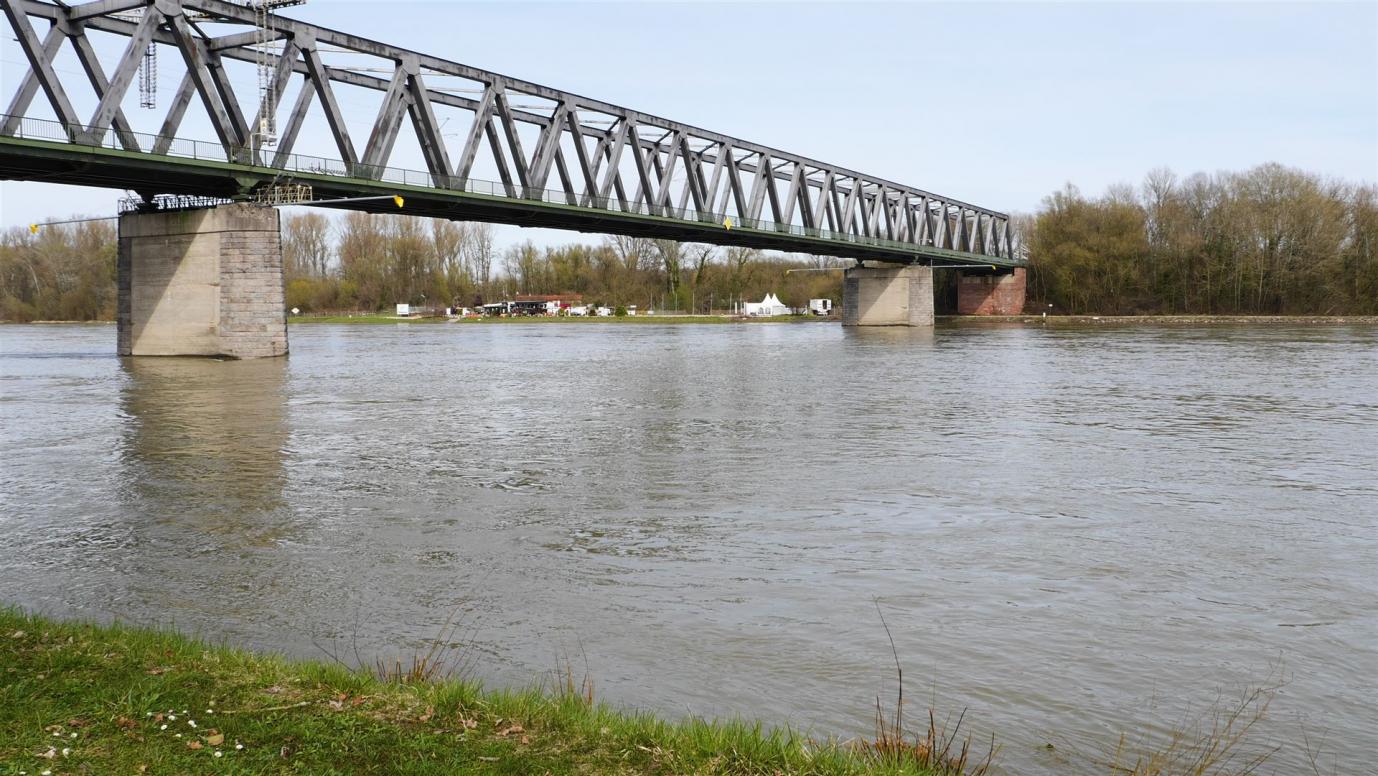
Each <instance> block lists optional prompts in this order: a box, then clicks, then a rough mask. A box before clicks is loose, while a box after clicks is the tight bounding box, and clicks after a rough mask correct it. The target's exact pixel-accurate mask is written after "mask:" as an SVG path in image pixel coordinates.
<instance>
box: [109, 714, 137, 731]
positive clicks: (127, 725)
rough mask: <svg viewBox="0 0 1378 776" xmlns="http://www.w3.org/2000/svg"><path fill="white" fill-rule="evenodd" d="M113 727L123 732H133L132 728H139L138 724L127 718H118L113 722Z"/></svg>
mask: <svg viewBox="0 0 1378 776" xmlns="http://www.w3.org/2000/svg"><path fill="white" fill-rule="evenodd" d="M115 726H116V727H118V728H121V729H123V730H133V729H134V728H136V727H138V726H139V723H137V722H135V721H134V720H132V719H130V718H129V717H120V718H119V719H117V720H115Z"/></svg>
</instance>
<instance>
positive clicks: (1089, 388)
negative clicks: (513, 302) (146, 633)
mask: <svg viewBox="0 0 1378 776" xmlns="http://www.w3.org/2000/svg"><path fill="white" fill-rule="evenodd" d="M114 337H115V333H114V329H113V327H110V326H4V327H0V444H3V449H2V453H3V457H2V458H0V601H4V602H10V603H15V604H19V605H22V606H25V607H28V608H32V609H34V610H37V611H40V612H44V613H47V614H50V615H53V616H58V617H86V618H95V619H102V620H105V619H113V618H119V619H124V620H130V621H135V622H140V623H156V624H166V625H173V626H175V627H177V628H179V629H181V630H183V631H186V632H190V633H194V634H199V635H201V636H204V637H207V638H210V639H213V640H216V641H221V640H223V641H226V642H229V643H232V644H237V645H246V646H252V647H255V648H258V649H263V650H276V651H282V652H286V653H288V654H291V655H296V656H301V657H313V658H315V657H322V649H334V650H336V651H339V652H341V653H343V654H344V655H345V656H348V657H352V655H353V654H354V650H355V649H357V650H358V655H359V656H361V657H362V658H364V659H365V660H369V659H372V658H374V657H377V656H389V655H398V654H402V655H405V654H409V653H411V652H412V651H414V650H417V649H419V648H422V647H423V646H424V645H425V644H426V643H427V640H428V639H429V638H430V637H432V636H433V635H435V634H436V633H437V632H438V631H439V630H440V628H441V627H442V626H443V624H444V623H445V622H446V620H447V619H448V618H450V617H451V616H452V615H454V616H455V617H456V618H457V619H458V621H459V622H461V623H463V629H462V631H461V635H460V636H459V637H457V638H456V640H457V641H461V642H462V644H463V646H462V649H463V654H464V655H467V665H468V667H469V669H470V671H471V672H472V675H473V676H475V677H477V678H479V679H482V680H483V681H485V682H486V683H488V684H490V685H494V686H522V685H526V684H529V683H532V682H534V681H538V680H539V679H540V677H541V676H542V675H545V674H548V672H549V671H550V670H551V669H552V668H553V667H554V666H555V665H556V662H557V661H558V660H560V659H562V658H570V659H572V660H573V662H574V664H575V668H576V670H577V671H579V672H582V671H583V670H584V666H585V665H586V666H587V671H588V674H589V675H590V676H591V677H592V678H593V680H594V682H595V686H596V692H597V694H598V695H599V697H601V698H602V699H603V700H605V701H610V702H613V703H616V704H619V705H621V706H624V707H628V708H644V709H649V710H653V711H655V712H657V713H661V714H664V715H667V716H672V717H673V716H683V715H689V714H694V715H708V716H732V715H740V716H745V717H755V718H760V719H762V720H765V721H767V722H768V723H771V724H783V723H788V724H791V725H794V726H796V727H801V728H805V729H808V730H811V731H813V732H814V733H817V734H823V735H839V736H847V735H853V734H861V733H866V732H868V731H870V730H871V727H872V720H873V714H874V704H875V701H876V697H877V696H878V695H879V696H880V697H881V698H882V699H886V700H887V702H888V700H890V699H893V694H894V666H893V660H892V657H891V652H890V644H889V641H888V640H887V638H886V634H885V632H884V629H883V628H882V627H881V623H880V620H879V617H878V615H877V612H876V605H877V603H878V604H879V606H880V607H881V608H882V609H883V611H884V612H885V618H886V620H887V622H888V623H889V626H890V629H891V631H892V632H893V635H894V639H895V644H896V648H897V651H898V653H899V657H900V659H901V661H902V663H903V664H904V667H905V680H906V695H907V697H908V699H909V700H910V702H911V705H910V709H909V712H908V713H909V714H911V715H912V716H913V717H918V716H920V715H922V714H924V708H925V707H926V706H929V705H932V706H934V707H936V708H937V709H938V711H939V712H940V713H959V712H961V711H962V710H963V709H966V722H965V723H964V725H966V726H969V729H970V730H971V731H972V732H973V733H975V734H976V735H977V736H978V737H984V736H986V735H989V733H991V732H994V733H995V734H996V737H997V740H998V741H999V743H1000V745H1001V750H1000V754H999V758H998V762H999V764H1000V765H1001V767H1002V771H1003V772H1007V773H1045V772H1071V773H1080V772H1095V773H1104V772H1105V769H1104V768H1103V767H1097V766H1096V765H1095V764H1094V763H1095V762H1097V761H1098V760H1104V759H1106V757H1107V754H1106V753H1107V752H1108V751H1109V750H1110V749H1112V748H1113V747H1114V745H1115V743H1116V742H1117V741H1118V739H1119V737H1120V735H1121V733H1128V734H1129V736H1130V740H1131V742H1132V741H1136V740H1138V739H1139V738H1141V737H1142V736H1145V735H1147V736H1154V735H1158V734H1161V733H1162V732H1163V731H1165V730H1167V729H1170V728H1172V727H1174V726H1181V725H1182V724H1183V723H1188V724H1189V723H1190V722H1191V721H1193V720H1197V719H1200V716H1201V714H1202V713H1204V712H1206V711H1208V710H1209V709H1210V708H1211V707H1212V705H1213V704H1216V703H1217V700H1218V699H1220V698H1223V699H1225V701H1226V702H1228V701H1229V700H1233V699H1235V698H1237V697H1238V696H1239V693H1240V692H1242V691H1243V690H1244V688H1247V687H1255V686H1260V685H1272V684H1279V683H1280V684H1281V686H1280V688H1278V689H1277V690H1276V694H1275V696H1274V698H1273V702H1272V705H1271V706H1270V707H1269V709H1268V715H1267V718H1266V719H1265V720H1264V721H1262V722H1261V723H1260V725H1259V727H1258V729H1257V732H1256V734H1255V738H1254V739H1253V741H1254V742H1255V743H1256V744H1258V745H1262V746H1266V745H1270V744H1279V745H1281V746H1282V747H1283V748H1282V749H1281V751H1279V752H1278V753H1277V754H1276V755H1274V757H1273V759H1272V760H1270V761H1269V763H1268V767H1267V768H1265V769H1264V772H1275V773H1291V772H1295V771H1294V769H1304V772H1306V773H1311V770H1310V765H1309V763H1308V757H1307V754H1306V752H1305V751H1304V749H1305V747H1303V746H1301V745H1300V742H1301V741H1302V740H1303V731H1304V732H1305V734H1306V736H1305V737H1306V738H1309V739H1310V740H1311V741H1312V743H1313V748H1316V749H1318V750H1319V758H1320V760H1319V762H1320V765H1321V769H1322V772H1323V773H1332V772H1334V773H1342V774H1351V773H1378V770H1375V765H1374V758H1375V757H1378V755H1375V752H1378V327H1374V326H1344V325H1329V326H1304V327H1289V326H1286V325H1269V326H1247V325H1244V326H1210V327H1159V326H1138V327H1132V328H1130V327H1125V328H1116V327H1113V326H1102V327H1057V328H1043V327H1038V326H1029V327H1022V326H1017V325H1016V326H1001V325H981V326H976V325H962V326H951V325H948V326H940V327H939V328H938V329H937V330H936V331H932V332H924V331H909V330H867V331H854V330H846V331H844V330H843V329H841V328H840V327H838V326H835V325H829V324H815V325H789V324H761V325H720V326H663V325H650V324H642V325H618V324H583V325H558V324H553V325H552V324H529V325H526V324H519V325H495V324H483V325H433V326H421V325H413V326H404V325H398V326H353V327H351V326H329V325H316V326H304V325H303V326H294V327H293V328H292V330H291V348H292V354H291V356H290V358H288V359H285V360H278V361H257V362H218V361H207V360H198V359H166V360H159V359H137V360H121V359H118V358H116V357H115V356H114V355H113V351H114V344H115V343H114ZM1049 744H1052V745H1053V746H1052V747H1051V748H1049V746H1048V745H1049Z"/></svg>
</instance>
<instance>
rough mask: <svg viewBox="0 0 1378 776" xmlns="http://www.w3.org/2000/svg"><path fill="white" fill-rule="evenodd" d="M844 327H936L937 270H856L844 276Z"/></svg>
mask: <svg viewBox="0 0 1378 776" xmlns="http://www.w3.org/2000/svg"><path fill="white" fill-rule="evenodd" d="M842 325H843V326H932V325H933V268H932V267H928V266H922V265H918V264H911V265H909V266H898V267H897V266H885V267H865V266H861V267H852V268H850V269H848V270H846V272H844V273H843V280H842Z"/></svg>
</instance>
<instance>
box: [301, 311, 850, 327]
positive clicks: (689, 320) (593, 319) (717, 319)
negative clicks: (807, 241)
mask: <svg viewBox="0 0 1378 776" xmlns="http://www.w3.org/2000/svg"><path fill="white" fill-rule="evenodd" d="M828 320H829V319H828V318H823V317H819V316H810V315H777V316H774V317H770V318H737V317H734V316H729V315H628V316H626V317H624V318H618V317H615V316H607V317H597V316H563V317H546V316H518V317H512V318H461V319H458V320H456V321H455V323H459V324H462V325H480V324H483V325H486V324H510V323H548V324H556V323H569V324H595V323H630V324H637V323H661V324H665V323H670V324H715V323H811V322H826V321H828ZM287 322H288V323H351V324H367V323H449V322H450V320H449V319H447V318H397V317H395V316H391V315H382V314H375V315H292V316H288V318H287Z"/></svg>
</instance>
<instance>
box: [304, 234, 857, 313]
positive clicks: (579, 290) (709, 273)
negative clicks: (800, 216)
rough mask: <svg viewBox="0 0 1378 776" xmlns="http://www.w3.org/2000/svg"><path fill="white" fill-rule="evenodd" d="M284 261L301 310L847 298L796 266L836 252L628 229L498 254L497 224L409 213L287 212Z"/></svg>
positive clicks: (816, 263)
mask: <svg viewBox="0 0 1378 776" xmlns="http://www.w3.org/2000/svg"><path fill="white" fill-rule="evenodd" d="M283 261H284V265H285V271H286V274H287V279H288V280H287V302H288V306H289V307H296V308H298V309H301V310H302V311H303V312H306V311H311V312H326V311H339V310H364V311H373V310H384V309H388V308H389V307H390V306H391V305H393V304H395V303H399V302H406V303H410V304H413V305H422V306H431V307H446V306H455V307H475V306H477V305H480V304H483V303H485V302H491V301H500V300H503V299H510V298H512V297H514V296H516V295H520V294H580V295H582V296H583V298H584V299H585V301H587V302H590V303H594V304H600V305H607V306H609V307H613V306H627V305H637V306H639V307H640V308H641V309H643V310H646V309H665V310H679V311H684V312H690V311H697V312H707V311H708V310H710V309H717V310H722V309H728V308H729V307H730V305H731V303H732V302H733V301H742V300H752V301H755V300H759V299H760V298H762V297H764V296H765V295H766V293H768V292H771V291H774V292H776V293H779V294H780V295H781V296H782V298H792V299H793V302H792V304H795V305H796V306H801V307H802V306H804V305H805V304H807V301H808V299H810V298H816V297H820V296H824V297H832V298H834V300H835V301H836V300H838V299H840V295H841V275H840V273H793V272H789V270H793V269H804V268H819V267H825V266H841V262H839V261H837V260H835V259H826V258H815V257H803V256H781V255H776V254H771V253H765V252H762V251H758V250H755V249H750V248H718V247H714V246H711V245H698V244H688V243H680V242H676V241H674V240H651V239H645V238H635V237H621V236H608V237H606V238H604V239H603V240H602V241H601V242H598V243H594V244H587V243H569V244H566V245H559V246H551V247H545V248H541V247H537V246H536V245H535V244H534V243H532V242H531V241H529V240H528V241H526V242H523V243H520V244H517V245H513V246H510V247H508V248H507V249H506V250H503V251H501V252H499V251H498V250H497V248H496V247H495V245H494V237H493V227H492V226H491V225H490V224H483V223H463V222H455V221H443V220H431V219H422V218H415V217H410V216H404V215H377V214H369V213H348V214H345V215H344V216H343V218H341V219H339V220H338V221H332V220H330V219H329V218H327V217H326V216H325V215H323V214H321V213H315V212H310V213H304V214H300V215H292V216H289V217H288V218H286V219H285V220H284V222H283Z"/></svg>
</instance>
